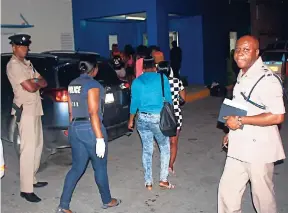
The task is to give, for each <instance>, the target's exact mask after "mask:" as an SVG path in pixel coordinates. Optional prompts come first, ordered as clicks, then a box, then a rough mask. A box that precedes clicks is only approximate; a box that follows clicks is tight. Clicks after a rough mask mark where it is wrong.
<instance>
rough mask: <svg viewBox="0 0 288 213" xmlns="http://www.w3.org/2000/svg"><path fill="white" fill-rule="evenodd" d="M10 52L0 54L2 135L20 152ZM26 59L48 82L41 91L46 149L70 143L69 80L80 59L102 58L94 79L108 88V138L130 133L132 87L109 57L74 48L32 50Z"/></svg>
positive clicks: (76, 70) (75, 70)
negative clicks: (8, 71)
mask: <svg viewBox="0 0 288 213" xmlns="http://www.w3.org/2000/svg"><path fill="white" fill-rule="evenodd" d="M11 55H12V54H11V53H10V54H9V53H8V54H2V55H1V109H2V110H1V115H2V116H1V117H2V118H1V119H2V127H1V138H2V140H5V141H9V142H12V143H14V145H15V148H16V151H17V153H18V154H19V144H20V137H19V134H18V128H17V125H16V123H15V119H14V117H13V116H11V115H10V112H11V106H12V101H13V91H12V87H11V85H10V82H9V80H8V78H7V75H6V72H5V71H6V65H7V63H8V61H9V60H10V57H11ZM27 59H28V60H30V61H31V62H32V63H33V65H34V67H35V68H36V70H37V71H38V72H39V73H40V74H41V75H42V76H43V77H44V78H45V79H46V81H47V83H48V86H47V88H45V89H43V90H41V91H40V93H41V97H42V105H43V111H44V116H42V122H43V134H44V145H45V148H46V149H45V150H48V151H50V152H52V153H53V152H55V151H56V150H57V149H59V148H67V147H70V146H69V144H68V137H67V135H68V131H67V129H68V126H69V115H68V102H67V100H68V99H67V95H68V92H67V88H68V85H69V83H70V82H71V81H72V80H73V79H75V78H77V77H78V76H79V72H78V63H79V61H80V60H90V61H93V60H98V61H99V72H98V75H97V76H96V77H95V79H96V80H98V81H99V82H100V83H101V84H102V85H103V86H104V88H105V91H106V98H105V106H104V118H103V123H104V125H105V126H106V127H107V132H108V138H109V141H111V140H113V139H115V138H118V137H121V136H123V135H125V134H126V133H128V128H127V122H128V118H129V107H130V90H129V89H128V88H126V87H125V82H122V81H121V80H119V79H118V77H117V75H116V73H115V70H113V68H112V66H111V65H110V63H109V61H108V60H107V59H105V58H102V57H101V56H100V55H99V54H96V53H88V52H74V51H66V52H64V51H51V52H46V53H34V54H33V53H31V54H28V56H27Z"/></svg>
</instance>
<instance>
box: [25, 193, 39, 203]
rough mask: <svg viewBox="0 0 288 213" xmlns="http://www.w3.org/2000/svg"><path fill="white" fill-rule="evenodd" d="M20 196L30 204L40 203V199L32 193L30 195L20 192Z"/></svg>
mask: <svg viewBox="0 0 288 213" xmlns="http://www.w3.org/2000/svg"><path fill="white" fill-rule="evenodd" d="M20 196H21V197H23V198H25V199H26V200H27V201H29V202H32V203H38V202H40V201H41V199H40V198H39V197H38V196H37V195H35V194H34V193H33V192H32V193H26V192H21V193H20Z"/></svg>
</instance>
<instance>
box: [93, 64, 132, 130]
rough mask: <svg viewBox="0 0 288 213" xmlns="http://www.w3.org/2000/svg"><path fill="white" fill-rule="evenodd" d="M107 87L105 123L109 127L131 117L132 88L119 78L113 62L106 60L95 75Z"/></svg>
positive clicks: (124, 121)
mask: <svg viewBox="0 0 288 213" xmlns="http://www.w3.org/2000/svg"><path fill="white" fill-rule="evenodd" d="M95 79H96V80H98V81H99V82H100V83H102V84H103V86H104V87H105V92H106V97H105V107H104V119H103V123H104V125H105V126H106V127H107V128H108V129H109V128H111V127H113V126H117V125H121V124H123V123H126V122H127V121H128V118H129V107H130V90H129V89H128V88H126V87H125V86H124V83H123V82H122V81H121V80H119V79H118V77H117V75H116V72H115V70H114V69H113V68H112V66H111V64H110V63H109V62H108V61H107V60H104V61H102V62H100V63H99V72H98V74H97V76H96V77H95Z"/></svg>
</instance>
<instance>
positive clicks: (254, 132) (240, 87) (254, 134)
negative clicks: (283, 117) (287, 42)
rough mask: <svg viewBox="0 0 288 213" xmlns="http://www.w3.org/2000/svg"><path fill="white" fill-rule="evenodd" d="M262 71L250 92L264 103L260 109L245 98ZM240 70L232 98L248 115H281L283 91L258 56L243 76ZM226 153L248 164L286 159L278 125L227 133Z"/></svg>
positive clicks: (282, 111)
mask: <svg viewBox="0 0 288 213" xmlns="http://www.w3.org/2000/svg"><path fill="white" fill-rule="evenodd" d="M264 74H265V77H264V78H263V79H262V80H261V81H260V82H259V83H258V84H257V86H256V87H255V89H254V90H253V92H252V95H251V98H250V100H252V101H253V102H255V103H257V104H261V105H264V106H265V107H266V109H265V110H263V109H260V108H258V107H256V106H254V105H252V104H251V103H249V102H247V101H245V100H244V98H243V96H242V95H241V94H240V93H241V92H243V93H244V95H245V96H246V97H247V96H248V94H249V92H250V90H251V89H252V87H253V86H254V84H255V83H256V82H257V81H258V80H259V78H260V77H261V76H262V75H264ZM242 75H243V73H242V71H240V73H239V75H238V78H237V83H236V85H235V87H234V91H233V101H235V102H236V103H239V104H242V105H245V106H247V108H248V116H253V115H259V114H262V113H268V112H270V113H272V114H284V113H285V107H284V103H283V90H282V85H281V84H280V82H279V80H278V79H277V78H276V77H275V76H273V72H272V71H271V70H269V68H267V67H266V66H265V65H264V64H263V61H262V59H261V57H259V59H258V60H257V61H256V62H255V63H254V64H253V66H252V67H251V68H250V69H249V70H248V71H247V72H246V73H245V74H244V75H243V76H242ZM228 156H229V157H232V158H235V159H238V160H240V161H244V162H248V163H272V162H276V161H278V160H282V159H285V153H284V149H283V145H282V141H281V137H280V134H279V130H278V126H277V125H273V126H265V127H261V126H252V125H244V127H243V129H242V130H241V129H239V130H236V131H233V130H230V132H229V148H228Z"/></svg>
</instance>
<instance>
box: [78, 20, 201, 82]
mask: <svg viewBox="0 0 288 213" xmlns="http://www.w3.org/2000/svg"><path fill="white" fill-rule="evenodd" d="M146 27H147V25H146V23H145V22H133V23H106V22H87V24H86V27H85V28H83V29H82V30H81V34H82V35H81V39H80V40H79V41H78V46H77V48H79V49H80V50H83V51H94V52H98V53H99V54H101V55H102V56H106V57H108V56H109V41H108V36H109V35H111V34H116V35H117V36H118V43H119V47H120V48H121V49H123V48H124V46H125V45H126V44H131V45H132V46H134V47H136V46H138V45H139V44H142V39H143V34H144V33H146V32H147V28H146ZM169 30H170V31H177V32H178V33H179V40H180V47H181V48H182V51H183V62H182V69H181V75H182V76H188V82H190V83H191V84H203V83H204V73H203V72H204V69H203V45H202V44H203V41H202V18H201V16H195V17H190V18H182V19H174V20H170V21H169ZM165 58H166V59H168V60H169V56H167V54H166V55H165Z"/></svg>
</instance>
